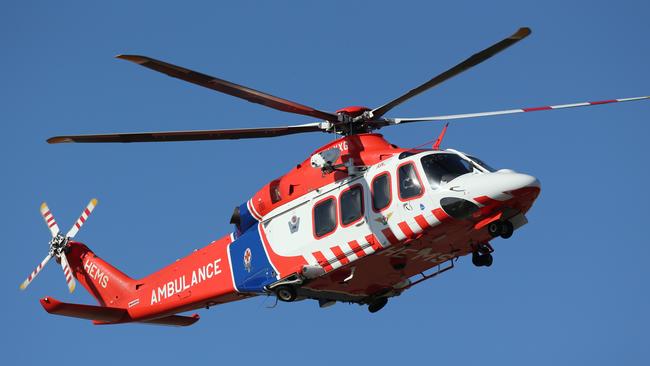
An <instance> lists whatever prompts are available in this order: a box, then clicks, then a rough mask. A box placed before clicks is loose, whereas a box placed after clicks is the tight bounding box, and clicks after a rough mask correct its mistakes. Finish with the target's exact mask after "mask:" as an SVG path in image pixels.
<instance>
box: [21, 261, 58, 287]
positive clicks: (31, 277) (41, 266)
mask: <svg viewBox="0 0 650 366" xmlns="http://www.w3.org/2000/svg"><path fill="white" fill-rule="evenodd" d="M50 258H52V254H48V255H47V257H45V259H43V261H42V262H41V264H39V265H38V267H36V269H35V270H34V271H33V272H32V273H31V274H30V275H29V277H27V279H26V280H25V281H23V283H21V284H20V289H21V290H24V289H26V288H27V286H29V284H30V283H32V281H34V278H36V276H38V274H39V273H40V272H41V270H42V269H43V267H45V265H46V264H47V262H48V261H49V260H50Z"/></svg>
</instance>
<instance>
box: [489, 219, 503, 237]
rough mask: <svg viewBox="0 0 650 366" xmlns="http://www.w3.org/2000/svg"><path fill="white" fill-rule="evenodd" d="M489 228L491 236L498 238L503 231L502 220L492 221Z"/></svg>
mask: <svg viewBox="0 0 650 366" xmlns="http://www.w3.org/2000/svg"><path fill="white" fill-rule="evenodd" d="M487 230H488V234H490V236H491V237H493V238H496V237H497V236H499V235H501V233H502V232H503V223H502V222H501V221H492V222H491V223H490V224H489V225H488V226H487Z"/></svg>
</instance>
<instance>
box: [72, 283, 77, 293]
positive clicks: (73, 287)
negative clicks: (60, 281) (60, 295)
mask: <svg viewBox="0 0 650 366" xmlns="http://www.w3.org/2000/svg"><path fill="white" fill-rule="evenodd" d="M75 288H77V286H76V285H75V284H74V283H73V284H72V286H70V293H73V292H74V289H75Z"/></svg>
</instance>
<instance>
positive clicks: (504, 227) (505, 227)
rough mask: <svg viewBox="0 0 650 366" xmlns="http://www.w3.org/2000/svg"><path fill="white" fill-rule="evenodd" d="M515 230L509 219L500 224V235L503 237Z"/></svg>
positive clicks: (509, 235)
mask: <svg viewBox="0 0 650 366" xmlns="http://www.w3.org/2000/svg"><path fill="white" fill-rule="evenodd" d="M514 232H515V228H514V227H513V226H512V223H511V222H510V221H504V222H503V223H502V224H501V237H502V238H504V239H508V238H509V237H511V236H512V233H514Z"/></svg>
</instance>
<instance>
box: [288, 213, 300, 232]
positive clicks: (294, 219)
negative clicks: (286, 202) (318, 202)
mask: <svg viewBox="0 0 650 366" xmlns="http://www.w3.org/2000/svg"><path fill="white" fill-rule="evenodd" d="M299 227H300V217H298V216H296V215H293V216H291V220H289V232H291V234H293V233H295V232H296V231H298V228H299Z"/></svg>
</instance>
